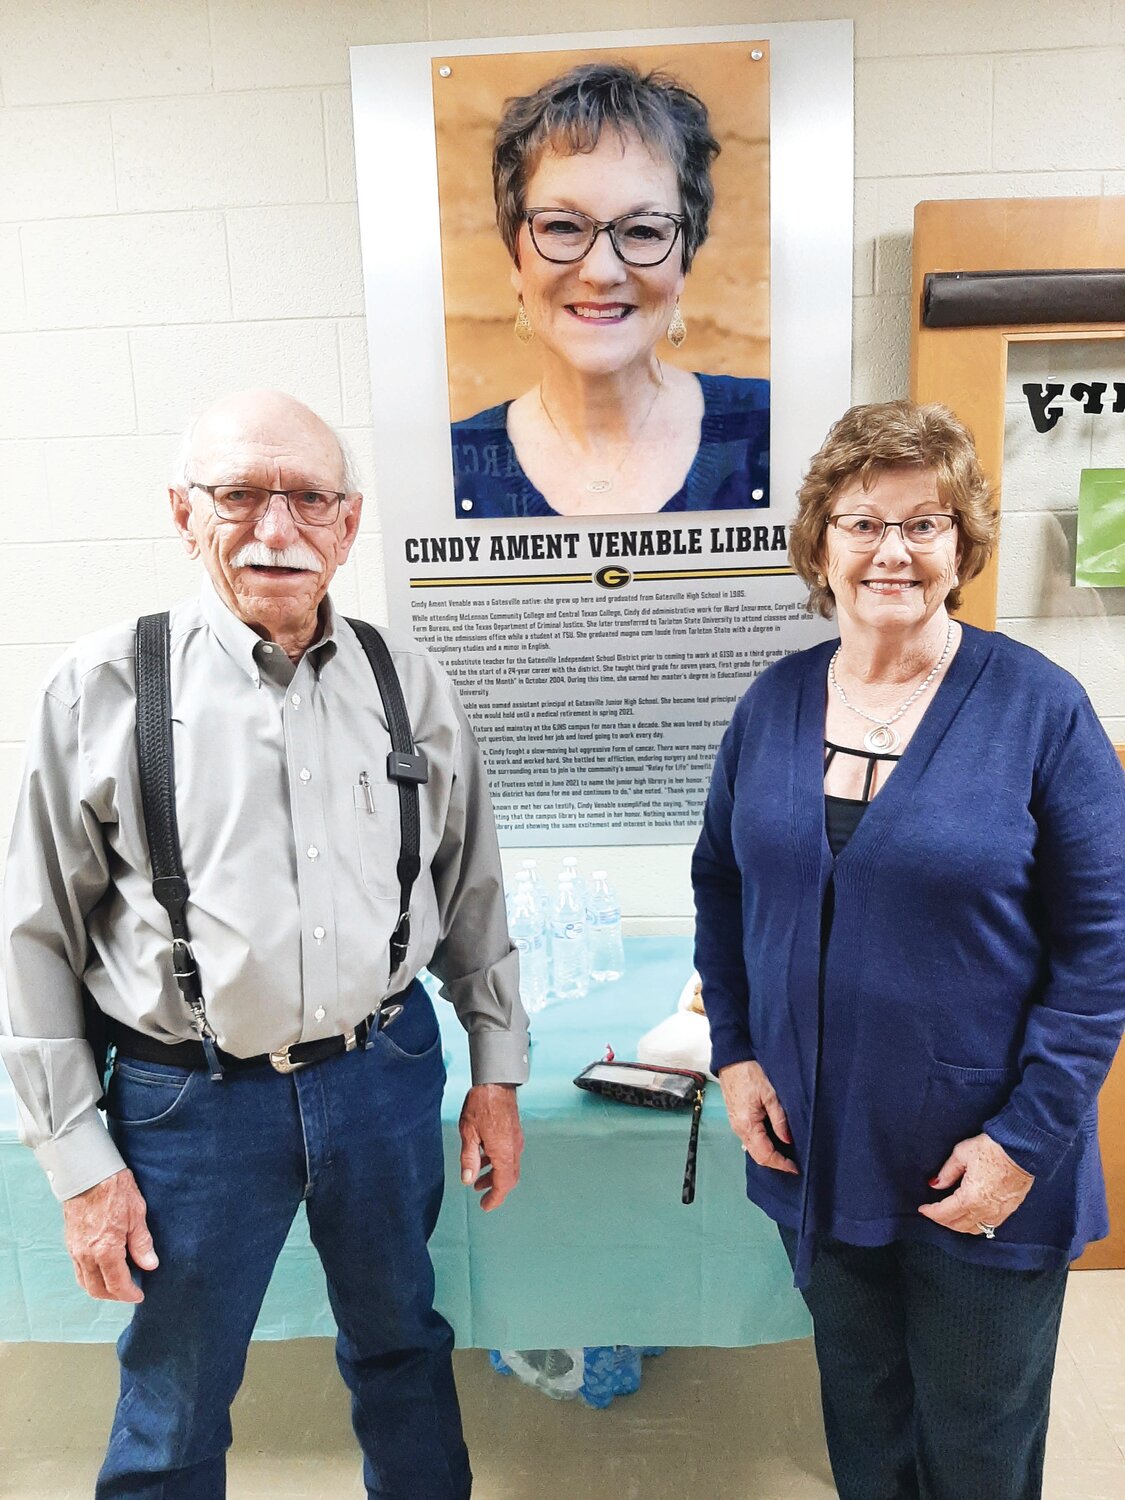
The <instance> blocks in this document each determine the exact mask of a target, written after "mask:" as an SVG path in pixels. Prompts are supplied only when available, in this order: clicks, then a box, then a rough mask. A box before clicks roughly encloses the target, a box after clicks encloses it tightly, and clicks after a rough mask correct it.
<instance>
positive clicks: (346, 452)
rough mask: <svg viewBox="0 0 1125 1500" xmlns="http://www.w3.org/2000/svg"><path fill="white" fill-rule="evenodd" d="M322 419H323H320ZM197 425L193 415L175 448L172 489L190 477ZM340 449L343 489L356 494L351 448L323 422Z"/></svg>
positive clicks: (358, 486)
mask: <svg viewBox="0 0 1125 1500" xmlns="http://www.w3.org/2000/svg"><path fill="white" fill-rule="evenodd" d="M322 420H323V419H322ZM198 425H199V418H198V417H195V418H193V419H192V421H191V422H190V423H189V424H188V426H187V428H186V429H185V431H184V435H183V437H182V438H181V439H180V442H179V447H178V448H177V449H176V459H175V462H174V463H173V465H172V477H171V486H172V488H173V489H174V490H186V489H187V487H188V484H189V482H190V479H191V472H190V470H191V455H192V449H193V447H194V445H195V429H196V427H197V426H198ZM324 425H325V426H326V427H327V428H328V430H329V432H330V433H331V434H332V436H333V437H334V438H335V439H336V443H337V445H338V446H339V449H340V458H341V461H342V462H343V466H344V489H345V490H346V491H347V493H348V494H349V495H358V494H359V493H360V492H361V491H362V489H363V486H362V484H361V483H360V480H359V470H358V469H357V468H356V462H355V457H354V455H353V454H352V450H351V448H350V447H349V446H348V444H347V443H346V442H345V441H344V439H343V438H342V437H341V436H340V434H339V433H338V432H337V431H336V429H335V428H334V427H332V426H330V425H329V424H328V423H327V422H325V424H324Z"/></svg>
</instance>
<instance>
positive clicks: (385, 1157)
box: [96, 984, 472, 1500]
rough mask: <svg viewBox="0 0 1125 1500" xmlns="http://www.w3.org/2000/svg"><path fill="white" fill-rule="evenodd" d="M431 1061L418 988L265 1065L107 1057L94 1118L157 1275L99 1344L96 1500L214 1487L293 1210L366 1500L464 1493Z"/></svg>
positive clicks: (211, 1495) (194, 1498)
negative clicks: (114, 1397)
mask: <svg viewBox="0 0 1125 1500" xmlns="http://www.w3.org/2000/svg"><path fill="white" fill-rule="evenodd" d="M444 1083H445V1068H444V1065H443V1062H442V1056H441V1040H440V1036H439V1033H438V1027H437V1021H436V1018H435V1016H434V1012H433V1006H432V1005H431V1003H430V1000H429V997H428V996H427V995H426V993H425V991H424V990H423V989H422V987H421V985H418V984H415V985H414V986H413V987H412V988H411V990H410V992H409V994H408V996H407V997H406V1007H405V1010H404V1011H403V1013H402V1014H401V1015H400V1016H399V1017H398V1018H397V1019H396V1020H395V1021H394V1022H393V1023H392V1024H391V1025H390V1027H388V1029H387V1030H385V1031H382V1032H379V1033H377V1034H376V1035H375V1036H373V1037H372V1038H371V1039H370V1041H369V1044H368V1047H367V1049H366V1050H361V1051H357V1052H351V1053H341V1054H340V1055H339V1056H337V1057H334V1058H331V1059H330V1060H329V1061H327V1062H322V1063H317V1064H315V1065H313V1066H312V1067H309V1068H305V1069H302V1070H301V1071H299V1072H296V1073H292V1074H290V1075H288V1076H284V1075H282V1074H280V1073H276V1072H274V1070H273V1069H272V1068H270V1067H261V1068H254V1069H249V1070H246V1071H242V1072H234V1071H228V1072H227V1073H226V1074H225V1076H224V1078H223V1079H222V1081H221V1082H212V1081H211V1079H210V1077H209V1075H208V1073H207V1072H206V1070H202V1069H201V1070H196V1071H190V1072H189V1071H187V1070H185V1069H182V1068H175V1067H171V1066H168V1065H166V1064H162V1063H156V1064H153V1063H148V1062H131V1061H129V1060H128V1059H119V1060H118V1062H117V1065H116V1067H115V1071H114V1075H113V1079H112V1081H111V1084H110V1091H109V1101H108V1114H109V1118H110V1128H111V1130H112V1132H113V1136H114V1139H115V1140H116V1141H117V1144H118V1146H119V1148H120V1150H121V1152H122V1155H123V1156H124V1158H125V1160H126V1161H127V1162H128V1164H129V1166H130V1167H131V1168H132V1170H133V1173H134V1174H135V1176H136V1178H137V1182H138V1184H139V1186H140V1190H141V1192H142V1194H143V1195H144V1198H145V1201H146V1203H147V1204H148V1222H149V1227H150V1229H151V1230H152V1236H153V1240H154V1241H155V1245H156V1252H157V1254H158V1255H159V1257H160V1265H159V1267H158V1268H157V1270H155V1271H152V1272H149V1273H141V1274H139V1275H138V1277H137V1279H138V1281H139V1283H140V1285H141V1286H142V1288H143V1290H144V1294H145V1300H144V1301H143V1302H142V1303H140V1304H138V1306H137V1308H136V1310H135V1312H134V1315H133V1320H132V1322H131V1323H130V1324H129V1327H128V1328H127V1329H126V1331H125V1332H124V1333H123V1334H122V1336H121V1338H120V1340H119V1342H118V1346H117V1347H118V1354H119V1356H120V1360H121V1395H120V1399H119V1401H118V1406H117V1413H116V1416H115V1418H114V1423H113V1431H112V1433H111V1436H110V1441H109V1451H108V1453H107V1454H106V1459H105V1463H104V1465H103V1467H102V1471H101V1474H100V1476H99V1478H98V1484H97V1490H96V1495H97V1500H222V1497H223V1496H224V1494H225V1492H226V1450H227V1448H228V1447H229V1446H230V1442H231V1425H230V1404H231V1401H232V1400H233V1399H234V1395H235V1392H236V1391H237V1390H238V1387H239V1385H240V1383H241V1381H242V1375H243V1370H244V1367H245V1363H246V1351H247V1346H248V1344H249V1341H250V1335H251V1333H252V1331H253V1328H254V1323H255V1321H256V1319H257V1316H258V1310H259V1308H260V1307H261V1304H262V1299H263V1297H264V1296H265V1292H266V1286H267V1284H268V1282H269V1279H270V1276H271V1274H272V1272H273V1267H274V1263H275V1262H276V1260H277V1257H278V1253H279V1252H280V1250H281V1247H282V1245H283V1244H284V1242H285V1237H286V1234H287V1233H288V1230H289V1227H290V1225H291V1224H292V1222H293V1219H294V1216H295V1215H296V1212H297V1208H298V1206H299V1204H300V1203H301V1202H302V1201H304V1204H305V1208H306V1211H307V1213H308V1221H309V1230H310V1234H311V1237H312V1241H313V1244H314V1245H315V1247H316V1250H317V1253H318V1255H319V1256H320V1260H321V1264H322V1265H323V1267H324V1271H325V1276H326V1278H327V1282H328V1295H329V1299H330V1302H331V1305H332V1311H333V1313H334V1315H335V1318H336V1323H337V1327H338V1329H339V1334H338V1337H337V1340H336V1360H337V1364H338V1365H339V1368H340V1373H341V1374H342V1376H343V1377H344V1380H345V1381H346V1383H347V1385H348V1387H349V1389H350V1391H351V1394H352V1422H353V1425H354V1427H355V1432H356V1436H357V1437H358V1439H359V1443H360V1447H361V1448H362V1450H363V1458H364V1469H363V1473H364V1481H365V1483H366V1486H367V1493H368V1496H369V1497H372V1500H374V1497H379V1500H467V1497H468V1495H469V1493H470V1490H471V1488H472V1476H471V1474H470V1472H469V1461H468V1454H467V1452H466V1449H465V1443H464V1439H463V1437H462V1433H461V1417H460V1412H459V1409H458V1405H457V1393H456V1390H455V1388H454V1384H453V1369H452V1364H451V1360H450V1353H451V1350H452V1347H453V1335H452V1332H451V1330H450V1328H449V1325H448V1324H447V1323H446V1322H445V1320H444V1319H443V1318H442V1317H440V1316H439V1315H438V1314H437V1313H436V1312H434V1310H433V1290H434V1278H433V1269H432V1266H431V1264H430V1258H429V1252H428V1250H427V1241H428V1239H429V1237H430V1234H431V1233H432V1232H433V1228H434V1224H435V1223H436V1221H437V1216H438V1209H439V1207H440V1204H441V1195H442V1186H443V1175H444V1174H443V1159H442V1141H441V1117H440V1106H441V1095H442V1088H443V1086H444Z"/></svg>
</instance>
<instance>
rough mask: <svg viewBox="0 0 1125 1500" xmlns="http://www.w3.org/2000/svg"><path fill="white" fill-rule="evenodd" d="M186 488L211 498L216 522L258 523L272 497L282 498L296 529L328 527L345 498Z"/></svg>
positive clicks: (232, 487)
mask: <svg viewBox="0 0 1125 1500" xmlns="http://www.w3.org/2000/svg"><path fill="white" fill-rule="evenodd" d="M188 488H189V489H193V490H202V491H203V492H204V494H206V495H210V496H211V504H212V505H213V506H214V507H215V514H216V515H217V516H218V518H219V520H220V521H260V520H261V518H262V517H263V516H264V515H265V513H266V511H267V510H269V508H270V505H271V503H272V501H273V497H274V496H275V495H281V496H283V497H284V500H285V503H286V505H288V507H289V514H290V515H291V516H292V517H293V519H294V521H296V522H297V524H298V525H300V526H331V525H332V523H333V522H334V521H335V520H336V518H337V516H338V515H339V514H340V506H341V504H342V503H343V502H344V501H345V500H346V499H347V498H348V497H347V494H346V492H345V491H343V490H267V489H257V488H255V487H254V486H253V485H246V484H199V483H197V482H196V480H194V479H189V480H188Z"/></svg>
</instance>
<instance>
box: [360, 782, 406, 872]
mask: <svg viewBox="0 0 1125 1500" xmlns="http://www.w3.org/2000/svg"><path fill="white" fill-rule="evenodd" d="M352 804H353V808H354V817H355V831H356V843H357V845H358V849H359V870H360V875H361V876H362V878H363V883H364V885H365V886H366V888H367V889H368V890H369V891H370V892H371V894H372V895H373V896H378V897H380V898H382V899H384V900H390V901H397V900H398V895H399V883H398V873H397V866H398V856H399V849H400V847H401V844H402V832H401V826H400V822H399V806H398V788H397V786H394V785H392V784H391V783H390V782H388V781H387V780H383V781H382V782H381V783H380V782H379V781H378V780H377V779H376V777H374V776H367V774H366V773H364V774H363V777H361V780H360V782H359V784H358V785H354V786H353V787H352Z"/></svg>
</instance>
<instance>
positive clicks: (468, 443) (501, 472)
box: [452, 374, 770, 521]
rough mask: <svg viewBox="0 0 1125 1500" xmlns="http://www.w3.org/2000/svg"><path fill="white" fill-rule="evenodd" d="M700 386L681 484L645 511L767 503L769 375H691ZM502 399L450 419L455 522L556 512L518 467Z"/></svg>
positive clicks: (741, 507) (736, 507)
mask: <svg viewBox="0 0 1125 1500" xmlns="http://www.w3.org/2000/svg"><path fill="white" fill-rule="evenodd" d="M695 378H696V379H697V380H698V381H699V384H700V386H701V387H702V390H703V421H702V423H701V426H700V434H699V447H698V449H697V450H696V454H695V458H694V460H693V462H692V465H691V468H690V469H689V470H688V472H687V476H686V478H685V479H684V482H683V484H682V485H681V486H680V488H679V489H678V490H677V491H676V493H675V494H674V495H671V496H669V497H667V498H666V499H665V500H664V502H663V504H661V505H654V506H653V507H652V513H653V514H655V513H657V512H660V513H664V514H667V513H670V512H675V511H692V510H756V509H758V508H760V507H762V506H766V505H768V504H769V497H770V491H769V452H770V404H769V403H770V387H769V381H768V380H743V379H740V378H738V377H737V376H734V375H698V374H697V375H696V377H695ZM511 404H512V403H511V402H510V401H504V402H502V403H501V404H500V405H499V406H490V407H489V408H488V409H487V410H486V411H481V412H477V414H476V416H473V417H466V419H465V420H464V421H463V422H454V424H453V429H452V433H453V481H454V495H455V511H456V514H457V516H458V518H459V519H460V520H462V521H468V520H473V521H482V520H495V519H498V518H502V517H503V518H509V519H510V518H518V517H528V516H556V515H558V514H559V512H558V511H556V510H554V509H552V507H551V506H550V505H549V504H548V503H547V501H546V500H545V499H544V497H543V495H542V494H541V493H540V492H539V491H538V490H537V489H536V488H535V486H534V485H533V484H532V483H531V480H530V479H528V477H527V475H526V474H525V473H524V471H523V469H522V468H521V467H520V461H519V458H518V457H517V455H516V450H515V449H514V448H513V446H512V443H511V440H510V439H509V437H508V429H507V421H508V407H509V406H510V405H511Z"/></svg>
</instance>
